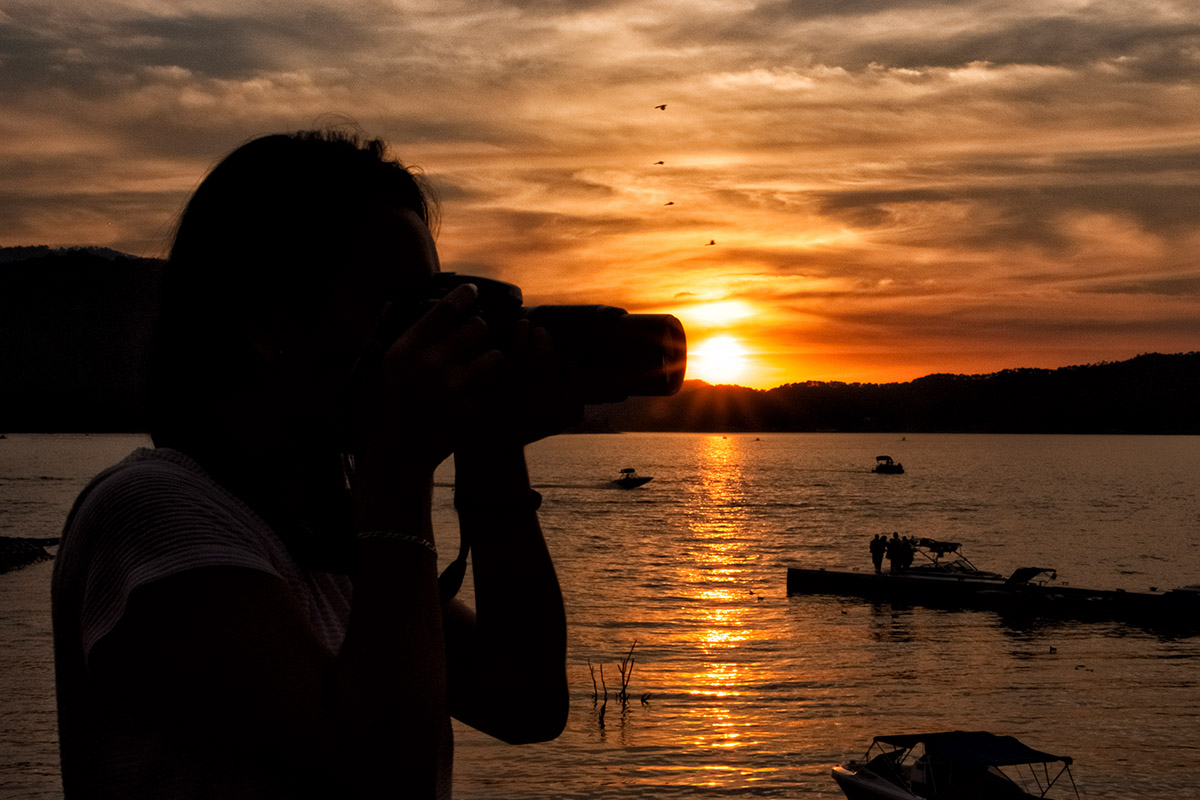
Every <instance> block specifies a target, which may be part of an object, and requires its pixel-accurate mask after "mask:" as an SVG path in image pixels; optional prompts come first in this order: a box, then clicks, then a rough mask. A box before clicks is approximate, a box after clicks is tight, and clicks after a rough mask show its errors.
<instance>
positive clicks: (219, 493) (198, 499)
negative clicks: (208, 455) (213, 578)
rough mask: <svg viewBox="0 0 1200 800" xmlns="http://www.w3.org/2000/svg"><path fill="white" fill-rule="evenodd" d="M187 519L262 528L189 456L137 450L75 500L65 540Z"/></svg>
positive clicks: (142, 449)
mask: <svg viewBox="0 0 1200 800" xmlns="http://www.w3.org/2000/svg"><path fill="white" fill-rule="evenodd" d="M189 518H191V519H194V520H196V521H200V520H205V519H207V520H220V521H221V522H222V523H223V524H226V525H228V524H233V525H234V526H236V527H251V528H265V527H266V526H265V523H263V522H262V521H261V520H260V519H259V518H258V516H257V515H256V514H255V513H254V512H253V511H251V510H250V509H249V508H248V507H247V506H246V505H245V504H244V503H242V502H241V501H240V500H239V499H238V498H237V497H236V496H234V495H233V494H232V493H231V492H229V491H228V490H226V489H225V488H224V487H223V486H221V485H220V484H219V483H218V482H217V481H216V480H215V479H214V478H212V477H211V476H210V475H209V474H208V473H207V472H205V470H204V468H203V467H201V466H200V465H199V464H198V463H197V462H196V461H194V460H193V459H191V458H190V457H189V456H187V455H185V454H184V453H181V452H179V451H177V450H171V449H168V448H141V449H138V450H135V451H133V452H132V453H130V454H129V455H128V456H127V457H126V458H124V459H123V460H121V461H119V462H118V463H116V464H114V465H112V466H111V467H109V468H108V469H106V470H104V471H103V472H101V473H100V474H98V475H97V476H96V477H95V478H93V479H92V481H91V482H90V483H89V484H88V485H87V487H86V488H84V490H83V491H82V492H81V493H80V495H79V497H78V499H77V500H76V502H75V505H74V508H72V510H71V513H70V516H69V517H68V519H67V525H66V528H67V531H64V534H66V533H67V532H68V531H69V530H70V529H71V528H73V527H79V526H80V525H81V524H82V525H86V526H88V527H92V526H95V525H101V526H105V527H108V526H118V527H122V528H129V527H136V528H140V527H144V526H146V525H152V524H153V523H154V522H155V521H163V520H171V521H173V522H179V521H184V520H187V519H189Z"/></svg>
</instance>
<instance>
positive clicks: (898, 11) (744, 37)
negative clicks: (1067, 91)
mask: <svg viewBox="0 0 1200 800" xmlns="http://www.w3.org/2000/svg"><path fill="white" fill-rule="evenodd" d="M1034 8H1035V9H1036V6H1035V7H1034ZM1154 12H1155V9H1150V8H1146V7H1143V6H1139V7H1136V8H1133V7H1130V6H1127V5H1123V4H1104V3H1091V4H1088V5H1086V6H1083V7H1081V8H1080V9H1078V10H1077V11H1076V12H1075V13H1070V14H1068V13H1062V12H1058V11H1055V12H1044V13H1039V12H1038V11H1037V10H1034V11H1024V10H1013V9H1010V8H1008V7H1007V6H1004V5H996V4H991V3H979V2H975V3H961V2H954V0H944V1H943V0H891V1H890V2H873V1H872V0H847V2H840V0H815V1H813V2H810V0H787V1H786V2H777V3H761V4H759V5H757V6H755V7H754V8H753V9H751V10H748V11H746V12H744V13H741V14H726V15H722V16H720V17H714V16H712V15H704V14H697V15H690V16H688V17H682V18H680V19H678V20H673V21H672V22H671V23H669V24H666V25H663V26H661V27H659V28H657V29H650V30H651V31H652V32H655V33H656V34H657V36H658V39H659V41H660V42H662V43H663V44H664V45H665V46H667V47H670V48H678V49H682V48H685V47H688V46H692V47H695V46H698V45H702V46H705V47H708V48H711V49H712V51H713V52H714V53H717V52H719V53H720V54H721V61H722V62H723V63H726V64H730V63H738V62H740V63H741V64H742V65H743V66H747V65H749V66H753V65H772V64H774V65H779V64H791V65H793V66H810V65H817V64H820V65H826V66H831V67H842V68H845V69H847V70H851V71H861V70H864V69H866V68H868V67H870V66H872V65H878V66H882V67H885V68H901V69H913V70H925V69H931V68H932V69H936V68H954V67H961V66H963V65H966V64H970V63H973V62H989V63H991V64H993V65H999V66H1004V65H1013V64H1036V65H1043V66H1060V67H1079V66H1087V65H1094V64H1097V63H1101V62H1108V63H1114V64H1115V63H1120V65H1121V69H1122V70H1124V71H1125V74H1126V76H1127V77H1130V76H1132V77H1137V78H1139V79H1141V80H1147V81H1162V82H1169V81H1172V80H1178V79H1186V78H1189V77H1195V76H1196V75H1198V74H1200V61H1198V60H1197V59H1196V58H1195V52H1196V48H1197V47H1198V46H1200V22H1197V21H1196V20H1195V19H1193V17H1194V15H1193V14H1189V13H1186V11H1185V9H1184V8H1182V7H1181V8H1180V9H1179V10H1178V11H1176V10H1174V9H1172V8H1170V7H1168V8H1165V9H1161V10H1159V13H1158V14H1156V13H1154ZM922 22H923V23H925V24H918V23H922Z"/></svg>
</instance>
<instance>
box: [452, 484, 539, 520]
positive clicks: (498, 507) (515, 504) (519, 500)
mask: <svg viewBox="0 0 1200 800" xmlns="http://www.w3.org/2000/svg"><path fill="white" fill-rule="evenodd" d="M454 507H455V508H456V509H458V510H459V511H468V512H474V513H476V514H483V513H489V512H503V511H510V512H514V513H521V512H525V513H528V512H533V511H537V510H538V509H539V508H541V507H542V495H541V494H540V493H539V492H537V491H535V490H534V489H530V490H529V493H528V494H526V495H525V496H524V497H516V498H514V499H511V500H507V501H504V500H501V501H493V500H484V501H478V502H477V501H472V500H464V499H463V498H461V497H459V496H458V495H455V496H454Z"/></svg>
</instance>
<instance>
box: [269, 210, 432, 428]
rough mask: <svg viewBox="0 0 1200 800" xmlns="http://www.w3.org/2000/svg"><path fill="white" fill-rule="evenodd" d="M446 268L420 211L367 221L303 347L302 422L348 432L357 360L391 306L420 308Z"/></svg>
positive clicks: (381, 214)
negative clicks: (346, 416)
mask: <svg viewBox="0 0 1200 800" xmlns="http://www.w3.org/2000/svg"><path fill="white" fill-rule="evenodd" d="M439 271H440V265H439V261H438V254H437V247H436V246H435V244H434V241H433V236H432V234H431V233H430V232H429V228H428V227H427V226H426V225H425V223H424V222H423V221H422V220H421V218H420V217H419V216H417V214H416V213H414V212H413V211H411V210H409V209H406V208H400V207H395V206H387V207H382V208H379V209H376V210H374V211H373V212H371V213H370V214H368V215H366V216H364V218H363V219H362V220H361V222H360V223H359V225H358V226H357V229H356V230H355V231H354V233H353V235H352V236H351V240H350V241H348V242H347V243H346V248H345V256H344V258H343V259H341V261H340V263H339V264H338V265H337V266H336V267H335V268H334V269H333V270H332V278H331V280H330V284H329V291H328V295H327V302H326V303H325V305H324V311H323V312H322V313H321V314H319V315H318V317H317V319H316V320H315V324H314V325H313V326H312V328H311V329H310V330H309V331H308V332H307V334H306V335H302V336H300V337H299V338H300V341H297V342H296V343H295V344H296V345H297V346H298V348H299V349H300V350H302V351H305V352H307V354H308V355H307V357H306V358H304V357H302V359H300V360H301V361H303V362H307V363H303V364H298V365H297V366H298V369H296V370H295V373H294V374H295V378H296V380H297V382H298V383H300V384H301V386H298V387H294V388H292V389H291V393H292V394H293V402H294V403H295V404H296V405H295V406H293V407H294V408H295V410H296V411H297V412H299V416H300V417H301V418H302V419H298V420H297V421H296V422H297V423H298V424H303V425H307V426H312V425H320V426H321V427H323V428H327V429H328V430H330V431H331V432H333V433H336V432H339V431H340V429H341V425H342V424H344V419H343V418H342V415H343V414H344V413H345V397H346V394H345V393H346V390H347V387H348V385H349V382H350V375H351V372H352V370H353V368H354V363H355V361H356V360H357V358H358V356H359V354H360V353H361V352H362V349H363V345H364V344H365V343H366V342H367V340H368V339H369V338H370V336H371V334H372V333H373V332H374V330H375V326H376V325H377V323H378V322H379V320H380V317H381V316H382V314H383V310H384V308H385V306H387V304H388V303H401V304H414V305H415V304H418V303H420V302H421V301H422V299H423V298H422V297H421V296H420V294H421V292H422V291H423V290H424V286H425V284H426V282H427V280H428V278H429V277H430V276H431V275H433V274H435V273H437V272H439ZM305 384H307V385H305ZM296 395H300V396H296Z"/></svg>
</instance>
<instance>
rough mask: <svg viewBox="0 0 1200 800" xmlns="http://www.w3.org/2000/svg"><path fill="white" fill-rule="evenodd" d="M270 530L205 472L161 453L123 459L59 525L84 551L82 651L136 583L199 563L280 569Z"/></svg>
mask: <svg viewBox="0 0 1200 800" xmlns="http://www.w3.org/2000/svg"><path fill="white" fill-rule="evenodd" d="M273 539H274V534H273V533H271V531H270V530H269V529H268V528H267V527H266V525H265V524H264V523H262V522H261V520H259V519H258V517H257V516H255V515H254V514H253V512H251V511H250V510H249V509H248V508H247V507H246V506H244V505H242V504H241V503H240V502H239V501H237V499H236V498H234V497H233V496H232V495H229V494H228V493H226V492H224V491H222V490H220V489H219V487H217V486H216V485H215V484H213V483H211V482H210V481H208V480H206V479H205V477H204V476H202V475H198V474H196V473H195V472H194V471H192V470H188V469H185V468H183V467H181V466H180V465H177V464H173V463H170V462H168V461H161V460H144V461H133V462H126V463H124V464H123V465H121V466H120V467H118V468H117V469H115V470H113V471H112V472H110V473H109V474H107V475H105V476H102V477H101V478H100V479H99V480H98V481H97V483H95V484H94V485H93V486H92V487H91V489H90V491H89V493H88V495H87V496H86V497H85V498H84V499H83V502H82V503H81V504H80V505H79V506H78V507H77V509H76V513H75V514H74V517H73V519H72V521H71V523H70V524H69V526H68V530H67V531H65V532H64V545H67V546H70V547H72V548H73V549H75V550H76V553H77V554H82V555H84V558H82V559H79V560H78V562H77V563H78V564H79V568H80V574H77V575H76V576H75V577H76V579H79V580H82V582H83V585H82V587H80V588H81V589H82V604H81V607H80V620H79V622H80V634H81V644H82V646H83V653H84V658H85V659H86V658H87V657H88V655H89V654H90V653H91V650H92V647H93V646H94V645H95V644H96V642H98V641H99V640H100V639H102V638H103V637H104V636H106V635H107V634H108V633H110V632H111V631H112V630H113V628H115V627H116V625H117V623H118V622H119V621H120V620H121V617H122V616H123V615H124V613H125V610H126V607H127V605H128V602H129V598H130V595H131V594H132V593H133V591H134V590H135V589H137V588H138V587H140V586H145V585H147V584H150V583H153V582H154V581H158V580H161V579H163V578H166V577H168V576H170V575H175V574H178V573H181V572H184V571H187V570H193V569H199V568H203V567H214V566H225V567H242V568H247V569H253V570H259V571H262V572H266V573H269V574H272V575H275V576H280V570H279V564H278V557H277V551H278V550H279V544H278V541H277V540H274V541H272V540H273Z"/></svg>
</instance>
